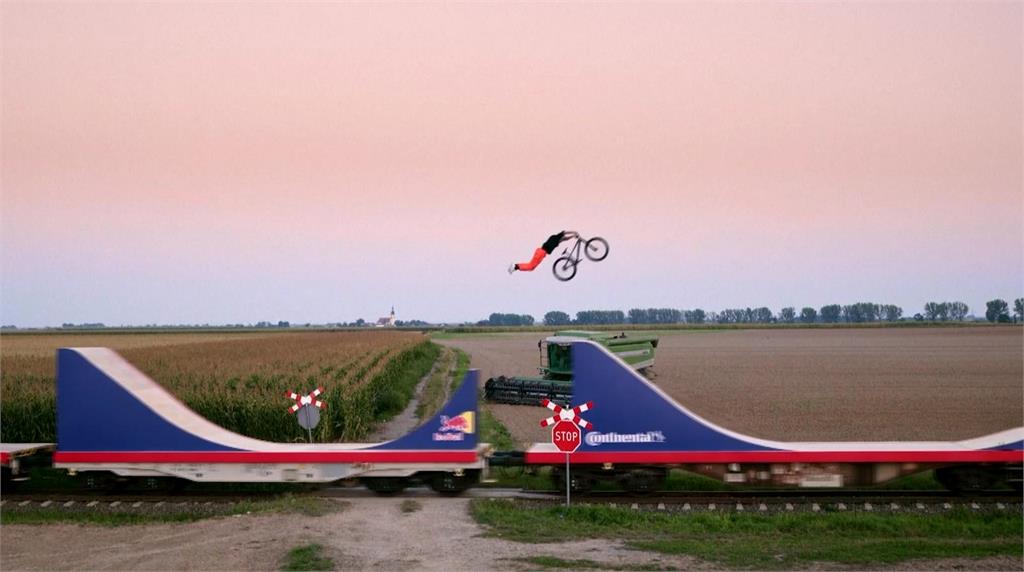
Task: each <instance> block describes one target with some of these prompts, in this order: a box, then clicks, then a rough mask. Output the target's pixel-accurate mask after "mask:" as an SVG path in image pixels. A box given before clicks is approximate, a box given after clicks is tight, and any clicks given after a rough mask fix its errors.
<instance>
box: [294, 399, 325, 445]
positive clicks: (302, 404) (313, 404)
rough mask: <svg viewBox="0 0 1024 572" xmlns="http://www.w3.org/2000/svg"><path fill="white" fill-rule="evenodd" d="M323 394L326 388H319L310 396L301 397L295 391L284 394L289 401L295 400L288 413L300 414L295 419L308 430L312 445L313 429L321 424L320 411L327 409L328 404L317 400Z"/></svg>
mask: <svg viewBox="0 0 1024 572" xmlns="http://www.w3.org/2000/svg"><path fill="white" fill-rule="evenodd" d="M323 392H324V388H322V387H318V388H316V389H315V390H313V392H312V393H310V394H309V395H299V394H297V393H295V392H294V391H286V392H285V393H284V396H285V397H287V398H288V399H294V400H295V404H294V405H292V406H291V407H289V408H288V413H295V412H298V415H296V416H295V417H296V419H298V421H299V427H302V428H303V429H305V430H306V434H307V435H308V436H309V442H310V443H312V442H313V428H314V427H316V425H317V423H319V422H320V411H319V410H320V409H323V408H324V407H327V404H326V403H324V402H323V401H320V400H319V399H317V397H319V396H320V394H321V393H323Z"/></svg>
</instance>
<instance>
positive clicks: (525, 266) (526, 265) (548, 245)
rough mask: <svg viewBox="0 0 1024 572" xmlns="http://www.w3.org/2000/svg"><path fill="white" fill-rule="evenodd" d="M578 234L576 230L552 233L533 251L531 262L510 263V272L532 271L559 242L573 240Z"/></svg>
mask: <svg viewBox="0 0 1024 572" xmlns="http://www.w3.org/2000/svg"><path fill="white" fill-rule="evenodd" d="M578 236H579V233H578V232H576V231H575V230H563V231H561V232H559V233H557V234H552V235H551V236H549V237H548V239H547V240H545V241H544V244H542V245H540V248H538V249H537V250H535V251H533V258H531V259H530V261H529V262H519V263H514V264H510V265H509V267H508V273H509V274H512V273H513V272H515V271H516V270H521V271H523V272H530V271H532V270H533V269H534V268H536V267H537V265H538V264H540V262H541V260H544V257H545V256H547V255H549V254H551V253H552V252H554V250H555V249H556V248H558V245H559V244H562V243H563V242H565V241H567V240H572V239H574V238H576V237H578Z"/></svg>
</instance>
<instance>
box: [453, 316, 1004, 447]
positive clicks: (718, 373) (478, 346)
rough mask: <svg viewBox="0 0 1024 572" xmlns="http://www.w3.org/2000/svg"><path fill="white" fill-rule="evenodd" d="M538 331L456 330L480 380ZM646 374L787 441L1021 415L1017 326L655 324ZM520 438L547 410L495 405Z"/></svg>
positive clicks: (531, 344) (533, 438)
mask: <svg viewBox="0 0 1024 572" xmlns="http://www.w3.org/2000/svg"><path fill="white" fill-rule="evenodd" d="M544 335H545V334H540V333H530V334H509V335H488V336H480V337H464V338H454V339H450V340H444V341H443V342H442V343H445V344H448V345H451V346H454V347H458V348H461V349H463V350H465V351H467V352H469V353H470V354H471V356H472V363H471V365H472V367H476V368H480V370H481V381H483V380H486V379H487V378H489V377H491V376H495V375H499V374H504V375H535V374H536V371H537V369H536V368H537V364H538V350H537V340H538V339H540V338H542V337H544ZM654 370H655V372H656V376H655V377H654V381H655V383H657V384H658V385H659V386H660V387H661V388H662V389H664V390H665V391H667V392H668V393H669V394H670V395H672V396H673V397H674V398H675V399H676V400H677V401H679V402H680V403H681V404H683V405H685V406H686V407H688V408H689V409H691V410H692V411H694V412H695V413H697V414H698V415H700V416H702V417H704V418H705V419H708V420H709V421H712V422H714V423H717V424H719V425H721V426H723V427H726V428H728V429H731V430H734V431H739V432H741V433H745V434H748V435H751V436H755V437H762V438H767V439H779V440H785V441H833V440H836V441H838V440H843V441H882V440H915V441H917V440H957V439H966V438H970V437H978V436H981V435H985V434H988V433H993V432H995V431H1000V430H1003V429H1009V428H1013V427H1018V426H1020V425H1022V424H1024V406H1022V403H1024V330H1022V329H1021V328H1019V327H971V328H869V329H827V330H826V329H760V330H726V331H713V330H711V331H682V332H673V333H662V335H661V342H660V345H659V346H658V350H657V356H656V365H655V368H654ZM491 407H492V408H493V411H494V412H495V414H496V415H497V417H498V418H499V419H500V420H501V421H502V422H503V423H504V424H505V425H506V426H507V427H508V428H509V430H510V431H511V432H512V434H513V436H514V437H515V438H516V439H518V440H520V442H522V443H524V444H525V443H533V442H538V441H548V440H549V439H550V436H549V434H548V433H547V431H545V430H543V429H541V428H540V427H539V425H538V422H539V420H540V419H541V418H543V417H545V414H544V413H545V411H546V410H544V409H541V408H539V407H524V406H512V405H491Z"/></svg>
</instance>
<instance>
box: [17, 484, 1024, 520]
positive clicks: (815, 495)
mask: <svg viewBox="0 0 1024 572" xmlns="http://www.w3.org/2000/svg"><path fill="white" fill-rule="evenodd" d="M277 494H279V493H273V494H271V493H249V494H238V493H231V492H225V491H199V492H193V491H189V492H187V493H179V494H166V493H156V492H146V493H127V494H125V493H84V494H80V493H56V492H50V493H12V494H4V495H3V496H2V497H0V511H5V510H34V509H48V510H54V511H65V510H66V511H76V512H77V511H83V510H95V511H108V512H109V511H117V512H134V511H139V512H152V511H161V510H162V511H171V512H173V511H178V512H192V511H198V512H204V511H210V512H217V511H221V510H223V509H224V508H225V507H231V506H234V505H235V504H237V503H241V502H248V501H253V500H268V499H271V498H274V497H275V496H276V495H277ZM299 494H302V495H305V496H311V497H316V498H323V499H342V500H343V499H361V498H366V499H370V498H379V497H378V495H376V494H375V493H373V492H372V491H370V490H368V489H365V488H363V487H325V488H321V489H318V490H314V491H306V492H302V493H299ZM462 497H464V498H489V499H511V500H515V501H516V502H519V503H523V504H525V505H528V506H537V507H539V508H540V507H551V506H558V505H559V504H561V503H563V502H564V496H563V494H562V493H561V492H558V491H533V490H524V489H513V488H483V487H481V488H476V489H470V490H469V491H467V492H466V493H464V494H463V495H462ZM392 498H424V499H443V497H438V495H437V494H436V493H435V492H433V491H431V490H430V489H427V488H422V487H414V488H410V489H406V490H405V491H403V492H402V493H400V494H396V495H394V497H392ZM573 504H574V505H576V506H580V505H589V506H607V507H614V508H625V509H631V510H645V511H665V512H675V513H708V512H717V513H751V514H778V513H788V512H821V513H826V512H843V511H849V512H874V513H880V514H883V513H928V514H941V513H946V512H951V511H955V510H967V511H1007V512H1011V513H1012V512H1018V513H1019V512H1021V511H1022V510H1024V505H1022V499H1021V497H1020V495H1017V494H1015V493H1012V492H1010V491H983V492H979V493H977V494H973V495H971V496H960V495H955V494H952V493H949V492H946V491H869V490H851V491H835V490H762V491H667V492H661V493H657V494H652V495H645V496H637V495H635V494H629V493H623V492H617V491H602V492H591V493H589V494H587V495H578V496H574V497H573Z"/></svg>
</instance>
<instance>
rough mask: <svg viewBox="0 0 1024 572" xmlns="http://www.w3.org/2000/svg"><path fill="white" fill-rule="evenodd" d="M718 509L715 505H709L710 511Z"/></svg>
mask: <svg viewBox="0 0 1024 572" xmlns="http://www.w3.org/2000/svg"><path fill="white" fill-rule="evenodd" d="M716 508H718V507H716V506H715V503H711V504H709V505H708V510H715V509H716Z"/></svg>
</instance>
